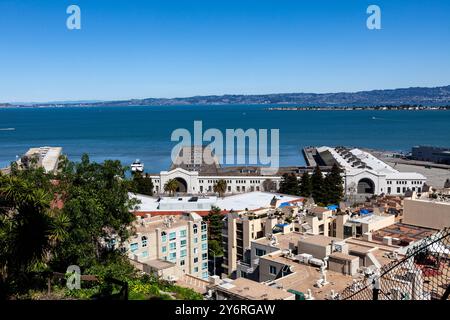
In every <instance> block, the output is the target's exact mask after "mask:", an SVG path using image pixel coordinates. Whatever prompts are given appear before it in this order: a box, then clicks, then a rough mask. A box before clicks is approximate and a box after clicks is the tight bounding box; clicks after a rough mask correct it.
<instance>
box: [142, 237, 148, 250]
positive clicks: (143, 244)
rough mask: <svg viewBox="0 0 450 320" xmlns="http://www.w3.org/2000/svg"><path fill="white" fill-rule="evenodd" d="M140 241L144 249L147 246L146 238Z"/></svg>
mask: <svg viewBox="0 0 450 320" xmlns="http://www.w3.org/2000/svg"><path fill="white" fill-rule="evenodd" d="M141 241H142V246H143V247H146V246H147V237H146V236H142V238H141Z"/></svg>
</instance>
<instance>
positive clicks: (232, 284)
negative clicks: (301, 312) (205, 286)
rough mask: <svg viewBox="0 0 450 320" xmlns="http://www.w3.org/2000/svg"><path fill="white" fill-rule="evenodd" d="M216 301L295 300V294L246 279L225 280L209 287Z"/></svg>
mask: <svg viewBox="0 0 450 320" xmlns="http://www.w3.org/2000/svg"><path fill="white" fill-rule="evenodd" d="M209 288H210V290H211V291H213V298H214V300H294V299H295V294H294V293H291V292H287V291H285V290H282V289H278V288H274V287H269V286H267V285H265V284H262V283H258V282H256V281H252V280H248V279H245V278H238V279H235V280H231V279H223V280H219V281H218V283H217V284H215V285H212V286H210V287H209Z"/></svg>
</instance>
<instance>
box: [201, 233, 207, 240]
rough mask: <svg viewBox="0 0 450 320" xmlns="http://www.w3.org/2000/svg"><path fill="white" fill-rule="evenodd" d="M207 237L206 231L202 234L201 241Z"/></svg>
mask: <svg viewBox="0 0 450 320" xmlns="http://www.w3.org/2000/svg"><path fill="white" fill-rule="evenodd" d="M207 239H208V235H207V234H206V233H204V234H202V241H205V240H207Z"/></svg>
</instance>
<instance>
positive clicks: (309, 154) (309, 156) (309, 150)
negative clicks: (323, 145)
mask: <svg viewBox="0 0 450 320" xmlns="http://www.w3.org/2000/svg"><path fill="white" fill-rule="evenodd" d="M302 153H303V157H304V158H305V162H306V165H307V166H308V167H315V166H317V162H316V159H315V156H316V155H317V149H316V148H315V147H305V148H303V149H302Z"/></svg>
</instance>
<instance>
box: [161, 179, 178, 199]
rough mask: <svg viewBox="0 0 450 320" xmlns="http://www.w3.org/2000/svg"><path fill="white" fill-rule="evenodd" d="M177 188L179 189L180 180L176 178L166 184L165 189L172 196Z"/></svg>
mask: <svg viewBox="0 0 450 320" xmlns="http://www.w3.org/2000/svg"><path fill="white" fill-rule="evenodd" d="M177 189H178V181H177V180H175V179H170V180H169V181H167V182H166V184H165V185H164V191H165V192H168V193H169V195H170V196H172V195H173V194H174V193H175V191H177Z"/></svg>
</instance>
